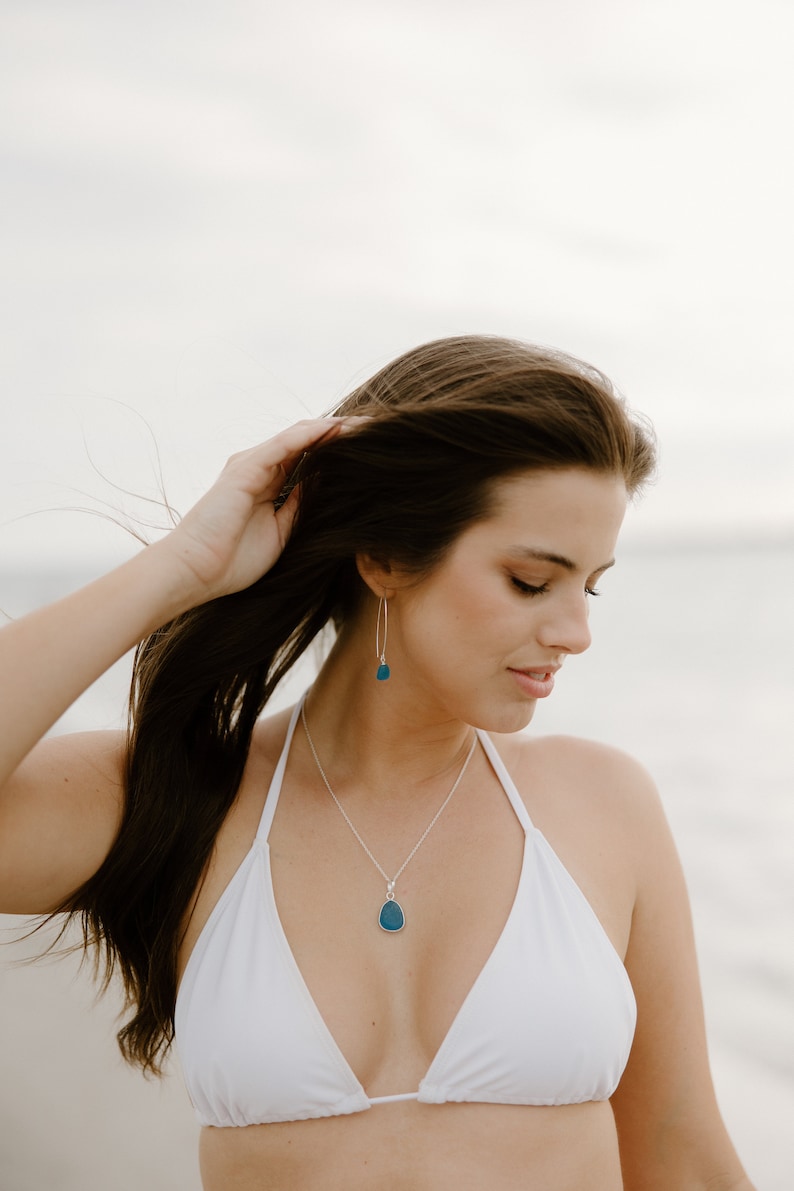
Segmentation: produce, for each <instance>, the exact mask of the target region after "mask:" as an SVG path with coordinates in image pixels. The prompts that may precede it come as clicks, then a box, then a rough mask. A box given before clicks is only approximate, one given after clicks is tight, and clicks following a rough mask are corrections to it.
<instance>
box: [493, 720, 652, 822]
mask: <svg viewBox="0 0 794 1191" xmlns="http://www.w3.org/2000/svg"><path fill="white" fill-rule="evenodd" d="M491 739H492V741H493V743H494V745H495V747H496V749H497V751H498V752H499V754H500V756H501V757H502V760H503V761H504V763H505V765H506V767H507V769H508V772H509V773H510V775H511V777H512V778H513V781H514V782H515V785H516V787H517V789H518V791H519V793H520V794H521V796H522V798H524V800H525V802H527V805H528V806H529V808H530V812H531V811H532V806H531V805H530V804H531V803H534V804H537V803H541V804H543V803H545V802H546V801H550V802H553V803H554V804H555V805H556V806H562V807H565V809H566V810H568V811H571V810H581V811H582V812H583V813H586V814H592V813H593V811H595V812H596V813H598V814H603V813H605V812H609V813H610V814H611V815H613V816H614V815H619V816H621V817H628V818H630V819H631V820H634V821H635V823H637V825H638V824H639V821H640V820H642V819H649V818H650V819H653V818H655V817H656V816H658V815H659V813H660V811H661V807H660V801H659V794H658V790H657V788H656V784H655V782H654V780H653V777H652V776H651V774H650V773H649V771H648V770H647V768H646V767H645V766H644V765H643V764H642V763H641V762H640V761H638V760H637V759H636V758H635V757H633V756H631V755H630V754H629V753H627V752H624V751H623V750H622V749H619V748H615V747H614V746H612V745H608V744H603V743H601V742H600V741H595V740H588V739H585V738H584V737H578V736H562V735H554V736H534V735H530V734H528V733H515V734H512V735H509V736H508V735H504V736H502V735H494V736H492V737H491Z"/></svg>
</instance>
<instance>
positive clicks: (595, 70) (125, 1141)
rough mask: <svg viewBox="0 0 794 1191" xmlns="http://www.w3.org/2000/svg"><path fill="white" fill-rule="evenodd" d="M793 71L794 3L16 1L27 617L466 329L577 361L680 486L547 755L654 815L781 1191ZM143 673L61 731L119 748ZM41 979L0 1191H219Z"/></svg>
mask: <svg viewBox="0 0 794 1191" xmlns="http://www.w3.org/2000/svg"><path fill="white" fill-rule="evenodd" d="M793 51H794V8H792V7H791V6H790V5H789V4H788V3H786V2H784V0H754V2H753V3H750V2H749V0H725V2H723V3H718V2H717V0H687V2H686V3H684V2H682V0H671V2H670V3H667V4H665V5H659V4H656V3H654V2H652V0H632V2H630V0H604V2H603V3H601V2H597V3H586V2H585V0H576V2H575V0H559V2H557V3H552V2H551V0H544V2H539V3H523V4H519V3H513V2H510V0H491V2H490V3H489V4H488V5H487V6H486V5H484V4H480V3H471V2H467V0H458V2H457V3H455V4H452V3H451V2H449V0H426V2H425V3H423V4H421V5H420V4H418V3H415V2H412V0H402V2H401V3H399V4H397V3H396V2H394V0H388V2H384V3H379V4H364V3H363V2H353V0H340V2H339V3H336V4H334V5H333V6H325V5H322V4H320V3H319V2H318V0H297V3H295V4H293V5H290V6H289V7H288V8H287V7H286V6H283V7H281V8H279V9H276V7H275V6H273V5H269V4H265V3H253V2H251V3H242V2H241V0H230V2H228V3H224V4H220V3H208V2H207V0H197V2H196V3H193V4H190V5H187V4H160V3H157V4H155V3H154V2H153V0H143V2H141V3H138V4H135V5H128V6H122V5H108V4H101V3H99V0H72V2H71V3H70V4H69V5H68V6H64V5H59V4H56V3H54V0H49V2H47V0H42V2H41V3H39V2H36V3H33V4H30V3H22V2H21V0H6V2H5V3H4V5H3V7H2V13H0V80H2V81H1V82H0V88H2V93H3V102H2V104H0V167H1V168H2V171H3V179H4V220H3V225H2V228H0V238H1V239H2V243H3V253H4V268H3V270H2V272H0V299H1V300H2V307H3V319H2V324H0V325H2V334H3V339H4V344H3V350H2V353H0V403H1V406H0V408H1V410H2V421H1V422H0V426H1V431H0V609H1V610H2V612H3V613H4V614H5V615H7V616H19V615H21V614H23V613H24V612H25V611H27V610H29V609H30V608H32V607H35V606H37V605H38V604H40V603H42V602H46V601H47V600H49V599H52V598H55V597H57V596H58V595H61V594H64V593H65V592H66V591H68V590H70V589H72V588H73V587H75V586H77V585H78V584H79V583H81V582H83V581H84V580H85V579H88V578H90V577H92V576H93V575H96V574H98V573H100V572H101V571H103V570H105V569H106V568H107V567H108V566H110V565H112V564H113V563H114V562H116V561H119V560H121V559H122V558H124V557H127V556H129V554H130V553H131V551H132V550H134V549H136V548H138V547H137V544H136V543H135V542H134V541H133V539H132V538H130V536H129V535H128V534H125V532H124V530H123V528H120V527H119V526H118V525H117V524H116V523H115V522H116V520H118V519H120V520H121V521H122V522H123V521H124V520H125V518H127V519H128V520H129V522H130V523H131V524H134V525H138V526H140V525H144V526H147V525H148V528H147V530H146V532H147V533H149V535H150V536H151V537H156V536H157V535H158V533H160V532H161V531H162V529H163V528H165V525H166V522H167V516H166V512H165V510H164V508H163V505H162V500H163V491H164V490H165V492H166V493H167V497H168V500H169V501H170V503H171V505H172V506H173V507H174V508H176V509H182V510H184V509H185V508H186V507H188V506H189V504H190V503H191V502H192V501H193V500H194V499H195V498H196V496H197V495H198V494H199V493H200V492H201V491H202V490H203V489H204V488H205V487H206V486H207V485H208V484H209V483H210V482H211V480H212V478H213V477H214V475H215V474H216V473H217V471H218V470H219V468H220V467H221V465H222V463H223V461H224V459H225V457H226V456H227V455H228V454H229V453H231V452H232V451H235V450H239V449H242V448H243V447H245V446H247V445H249V444H250V443H251V442H253V441H257V440H259V439H261V438H264V437H267V436H268V435H269V434H271V433H272V432H273V431H275V430H276V429H278V428H280V427H282V426H284V425H286V424H288V423H289V422H291V421H293V420H295V419H296V418H299V417H303V416H306V415H307V414H316V413H319V412H321V411H322V410H324V409H325V408H327V407H328V406H330V405H331V404H332V403H333V402H334V400H335V399H336V398H338V397H339V396H340V395H341V394H342V393H343V392H345V391H346V390H347V389H349V388H350V387H351V386H352V385H353V384H354V383H355V382H356V381H357V380H359V379H362V378H363V377H364V376H365V375H367V374H368V373H369V372H371V371H373V370H374V369H375V368H376V367H378V366H380V365H381V364H382V363H383V362H385V361H386V360H387V359H389V358H391V357H392V356H394V355H395V354H397V353H398V352H399V351H402V350H404V349H406V348H408V347H410V346H413V345H415V344H416V343H419V342H422V341H424V340H427V339H431V338H434V337H437V336H440V335H446V334H457V333H462V332H475V331H478V332H483V331H484V332H492V333H495V334H507V335H515V336H517V337H520V338H524V339H529V340H533V341H536V342H543V343H548V344H552V345H554V346H557V347H561V348H563V349H565V350H568V351H571V352H573V353H575V354H578V355H580V356H582V357H584V358H585V359H588V360H590V361H591V362H592V363H594V364H596V365H598V366H599V367H601V368H602V369H603V370H604V371H605V372H607V373H608V374H609V375H610V376H612V377H613V379H614V380H615V381H616V383H617V384H618V386H619V387H620V388H621V390H622V391H624V392H625V393H626V394H627V395H628V397H629V398H630V400H631V402H632V403H633V404H634V405H636V406H637V407H638V408H640V409H641V410H643V411H644V412H645V413H646V414H648V415H649V416H650V417H651V419H652V420H653V422H654V424H655V426H656V429H657V433H658V435H659V438H660V444H661V470H660V477H659V480H658V482H657V483H656V484H655V485H654V486H653V487H652V488H651V489H650V490H649V492H648V493H647V494H646V496H645V498H644V499H643V500H642V502H640V504H639V505H638V506H637V508H636V509H632V510H631V512H630V515H629V518H628V523H627V526H626V529H625V533H624V540H623V546H622V549H621V552H620V555H619V559H618V566H617V567H616V568H615V570H614V571H613V572H610V574H609V575H607V576H606V577H605V578H604V580H603V582H602V583H601V584H600V586H601V587H602V590H603V596H602V598H601V599H599V600H596V601H594V605H593V613H592V615H593V625H594V644H593V647H592V649H591V650H590V651H589V652H588V653H587V654H586V655H584V656H583V657H581V658H577V659H572V660H571V662H569V665H568V666H566V669H565V671H564V672H563V674H562V675H561V676H560V680H559V682H558V687H557V690H556V691H555V694H554V696H553V698H552V699H551V700H549V701H548V703H546V704H544V705H543V706H542V707H541V708H540V709H539V712H538V715H537V717H536V722H535V724H534V725H533V731H540V732H559V731H562V732H574V733H578V734H581V735H585V736H589V737H595V738H598V739H603V740H607V741H609V742H610V743H613V744H616V745H618V746H620V747H622V748H624V749H626V750H628V751H630V752H632V753H634V754H635V755H636V756H638V757H639V758H640V759H641V760H642V761H644V763H645V764H646V765H647V766H648V767H649V768H650V770H651V772H652V773H653V774H654V776H655V778H656V779H657V781H658V783H659V785H660V787H661V790H662V794H663V798H664V802H665V805H666V807H667V811H668V814H669V817H670V820H671V822H672V825H673V829H674V832H675V835H676V838H677V841H678V844H679V848H680V851H681V854H682V859H683V862H684V867H685V870H686V874H687V879H688V883H689V887H690V892H691V896H692V904H693V913H694V918H695V926H696V932H697V938H698V946H699V954H700V960H701V969H702V976H703V987H704V999H705V1005H706V1015H707V1022H708V1029H709V1039H710V1046H711V1054H712V1062H713V1069H714V1076H715V1082H716V1086H717V1092H718V1096H719V1099H720V1103H721V1105H722V1108H723V1111H724V1115H725V1117H726V1120H727V1122H728V1125H729V1128H730V1130H731V1133H732V1136H733V1137H734V1140H735V1143H736V1145H737V1148H738V1149H739V1152H740V1154H741V1155H742V1157H743V1159H744V1161H745V1164H746V1166H747V1169H748V1172H749V1174H750V1176H751V1178H752V1179H753V1180H754V1182H755V1184H756V1186H757V1187H758V1189H759V1191H790V1188H791V1186H792V1183H793V1182H794V1176H793V1174H792V1172H793V1171H794V1141H793V1140H792V1121H793V1120H794V930H792V926H793V924H794V748H793V747H792V730H791V723H792V717H793V715H794V628H792V615H791V607H792V591H794V359H793V357H792V353H791V350H790V336H791V326H792V322H793V320H794V283H793V282H792V278H793V277H794V240H793V239H792V234H791V227H790V224H791V211H792V209H794V178H793V177H792V175H791V171H790V168H789V166H788V161H787V158H788V156H789V151H788V149H787V148H786V146H787V145H790V144H791V143H792V134H794V75H792V71H791V66H790V63H791V58H792V52H793ZM108 517H109V518H110V520H108V519H107V518H108ZM128 673H129V659H125V660H123V661H122V662H120V663H119V664H118V665H117V666H116V667H115V668H114V669H113V670H112V671H111V672H110V673H109V674H108V675H107V676H105V677H104V678H103V679H102V680H101V681H100V682H99V683H97V684H96V686H95V687H94V688H92V690H91V691H89V692H88V693H87V694H86V695H85V696H84V697H83V698H82V699H81V700H80V701H79V703H78V704H77V705H75V707H74V708H72V709H71V710H70V712H69V713H68V714H67V715H66V716H65V717H64V718H63V720H62V721H61V722H60V723H59V724H58V725H57V726H56V728H55V729H54V730H55V731H72V730H82V729H83V728H102V727H115V726H117V725H119V724H120V723H121V722H122V721H123V715H124V703H125V683H126V680H127V676H128ZM310 677H311V659H308V660H307V663H306V665H305V666H304V667H303V668H302V671H301V673H300V674H298V675H296V676H295V678H294V680H292V682H291V683H290V684H289V686H288V689H286V690H284V691H283V692H282V693H281V700H282V702H287V701H289V700H290V699H291V698H292V697H293V696H294V694H295V693H296V691H297V690H298V689H299V688H301V687H302V686H303V684H305V683H306V682H308V681H310ZM0 926H2V929H3V931H4V932H8V933H7V934H4V935H3V937H8V938H10V937H11V935H12V934H13V933H14V931H18V930H19V927H20V924H19V923H18V922H16V921H14V920H10V919H3V920H2V922H0ZM35 950H36V945H35V944H34V943H33V942H31V941H28V942H15V943H9V944H8V945H7V946H5V947H3V948H0V1191H43V1189H44V1188H46V1189H47V1191H108V1189H110V1188H112V1191H142V1189H143V1188H146V1191H172V1189H173V1191H176V1189H178V1191H198V1189H199V1179H198V1173H197V1159H196V1138H197V1129H196V1126H195V1124H194V1121H193V1117H192V1110H191V1109H190V1106H189V1104H188V1103H187V1099H186V1095H185V1093H184V1090H183V1088H182V1086H181V1083H180V1081H179V1076H178V1072H177V1071H176V1069H174V1071H173V1073H171V1074H170V1075H169V1076H168V1077H167V1078H166V1080H165V1081H163V1082H161V1083H153V1082H151V1081H145V1080H144V1079H142V1078H141V1077H140V1076H139V1075H138V1074H136V1073H135V1072H133V1071H130V1070H127V1069H125V1068H124V1067H123V1066H122V1064H121V1060H120V1059H119V1058H118V1056H117V1052H116V1047H115V1041H114V1037H113V1034H114V1028H115V1023H114V1014H115V1012H116V1011H117V1008H118V1005H117V1002H116V1000H115V999H114V994H111V995H110V996H109V997H108V998H106V999H105V1000H104V1001H100V1002H98V1003H97V1002H95V998H94V993H93V990H92V985H91V981H90V978H89V977H90V972H89V971H87V970H83V971H82V972H80V971H79V970H78V963H77V961H76V959H75V958H74V957H71V958H68V959H63V960H58V961H57V962H53V961H47V962H43V963H39V964H36V965H32V966H30V965H24V964H20V963H19V962H18V961H19V960H21V959H23V958H24V957H25V956H27V955H29V954H32V953H33V952H34V951H35Z"/></svg>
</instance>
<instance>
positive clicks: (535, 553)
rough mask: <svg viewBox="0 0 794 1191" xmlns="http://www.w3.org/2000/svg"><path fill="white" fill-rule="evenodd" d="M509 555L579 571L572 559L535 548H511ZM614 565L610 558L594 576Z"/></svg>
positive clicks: (509, 548)
mask: <svg viewBox="0 0 794 1191" xmlns="http://www.w3.org/2000/svg"><path fill="white" fill-rule="evenodd" d="M507 553H508V554H510V555H512V556H513V557H514V558H520V559H532V561H533V562H550V563H552V564H553V565H554V566H557V567H562V568H563V569H564V570H566V571H577V570H578V569H579V568H578V567H577V565H576V563H575V562H573V561H572V560H571V559H570V558H566V557H565V555H564V554H554V553H553V552H551V551H549V550H539V549H537V548H536V547H534V546H510V547H508V550H507ZM614 565H615V560H614V558H610V560H609V562H605V563H604V565H603V566H601V567H596V569H595V570H594V571H593V572H592V574H594V575H601V574H603V572H604V571H608V570H609V568H610V567H613V566H614Z"/></svg>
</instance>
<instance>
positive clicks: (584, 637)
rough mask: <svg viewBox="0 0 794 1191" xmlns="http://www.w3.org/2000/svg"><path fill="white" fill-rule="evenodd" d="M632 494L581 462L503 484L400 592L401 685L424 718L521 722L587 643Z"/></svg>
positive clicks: (394, 630) (393, 609)
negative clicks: (596, 596)
mask: <svg viewBox="0 0 794 1191" xmlns="http://www.w3.org/2000/svg"><path fill="white" fill-rule="evenodd" d="M626 500H627V495H626V488H625V485H624V483H623V481H622V479H620V478H619V477H616V476H611V475H603V474H601V473H598V472H593V471H588V470H586V469H583V468H570V469H566V470H564V471H544V472H529V473H527V474H525V475H518V476H513V477H511V478H509V479H505V480H502V481H500V482H499V483H498V485H497V487H496V489H495V501H494V505H493V509H492V512H491V514H490V515H489V516H488V517H487V518H486V519H484V520H482V521H478V522H476V523H475V524H474V525H472V526H470V528H469V529H467V530H465V531H464V532H463V533H462V534H461V535H460V537H459V538H458V539H457V541H456V542H455V543H454V544H453V546H452V547H451V549H450V550H449V552H448V553H447V555H446V557H445V558H444V560H443V562H442V563H441V564H440V565H439V566H438V567H437V568H436V569H435V570H434V571H432V572H431V574H430V575H428V576H427V577H425V578H424V579H422V580H420V581H419V582H413V583H412V582H410V581H407V582H406V584H405V585H404V586H403V585H400V584H399V581H398V585H397V586H396V588H393V589H392V591H393V592H394V594H393V596H392V599H391V600H390V603H389V645H388V654H389V657H388V661H389V664H390V666H391V671H392V676H393V678H392V682H394V693H395V694H397V692H398V690H401V689H405V690H406V691H407V692H409V693H410V697H411V700H412V705H413V706H415V707H416V709H417V711H419V712H420V714H421V715H422V716H423V717H424V718H427V717H430V718H436V717H437V716H438V717H440V718H447V717H448V716H453V717H454V718H456V719H460V720H463V721H464V722H466V723H470V724H474V725H475V726H477V727H482V728H485V729H489V730H491V731H496V732H513V731H517V730H518V729H520V728H523V727H525V726H526V724H527V723H529V721H530V719H531V718H532V714H533V712H534V710H535V705H536V702H537V700H538V699H539V698H545V697H546V696H547V695H549V694H550V693H551V689H552V687H553V685H554V673H555V672H556V670H558V669H559V667H560V665H561V664H562V662H563V661H564V660H565V658H566V657H567V656H568V655H569V654H573V653H582V652H583V650H585V649H587V647H588V645H589V644H590V632H589V628H588V623H587V622H588V602H589V601H590V600H591V599H592V598H593V595H592V593H593V592H594V591H596V590H597V584H598V580H599V578H600V577H601V575H602V574H603V572H604V571H605V570H606V569H607V568H608V567H609V566H611V565H612V562H613V559H614V552H615V543H616V540H617V536H618V530H619V529H620V526H621V523H622V521H623V516H624V513H625V511H626ZM395 680H396V681H395ZM403 684H405V687H403Z"/></svg>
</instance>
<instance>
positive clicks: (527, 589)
mask: <svg viewBox="0 0 794 1191" xmlns="http://www.w3.org/2000/svg"><path fill="white" fill-rule="evenodd" d="M510 581H511V583H512V584H513V586H514V587H516V588H517V589H518V590H519V591H520V592H521V594H522V595H528V596H535V595H543V594H544V593H545V592H547V591H548V590H549V585H548V583H541V584H540V586H537V585H536V584H534V583H525V582H524V580H523V579H516V577H515V575H513V576H511V580H510Z"/></svg>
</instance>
